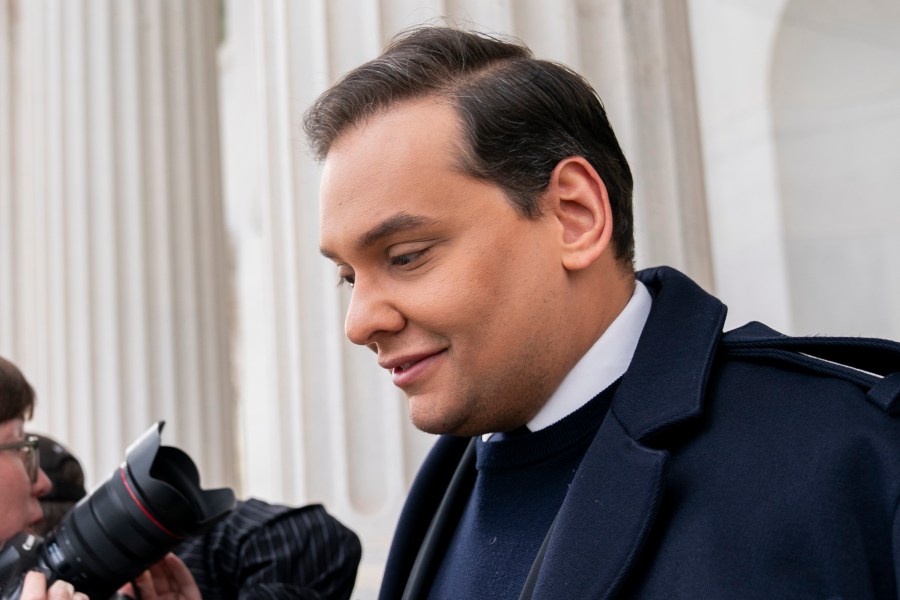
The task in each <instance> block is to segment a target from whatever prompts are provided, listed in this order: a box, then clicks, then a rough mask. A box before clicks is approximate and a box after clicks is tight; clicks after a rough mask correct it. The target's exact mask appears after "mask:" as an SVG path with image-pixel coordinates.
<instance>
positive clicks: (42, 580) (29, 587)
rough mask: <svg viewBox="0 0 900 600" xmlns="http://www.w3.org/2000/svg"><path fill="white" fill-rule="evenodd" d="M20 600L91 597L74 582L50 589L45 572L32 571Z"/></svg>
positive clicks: (86, 599) (76, 599) (26, 579)
mask: <svg viewBox="0 0 900 600" xmlns="http://www.w3.org/2000/svg"><path fill="white" fill-rule="evenodd" d="M198 597H199V596H198ZM19 600H89V598H88V597H87V596H86V595H84V594H82V593H81V592H76V591H75V588H74V587H72V584H71V583H67V582H65V581H55V582H54V583H53V585H51V586H50V589H49V590H48V589H47V578H46V577H44V574H43V573H39V572H37V571H31V572H29V573H28V574H26V575H25V581H24V583H23V584H22V595H21V596H19Z"/></svg>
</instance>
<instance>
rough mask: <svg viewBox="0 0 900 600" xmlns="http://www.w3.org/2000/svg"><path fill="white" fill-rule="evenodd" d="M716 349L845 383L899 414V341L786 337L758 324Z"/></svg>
mask: <svg viewBox="0 0 900 600" xmlns="http://www.w3.org/2000/svg"><path fill="white" fill-rule="evenodd" d="M719 348H720V351H721V352H722V353H723V354H724V355H725V356H729V357H733V358H745V359H748V360H760V361H767V362H770V361H775V362H782V363H788V364H791V365H794V366H796V367H800V368H803V369H806V370H810V371H814V372H817V373H822V374H827V375H831V376H834V377H839V378H841V379H845V380H848V381H851V382H853V383H855V384H857V385H859V386H860V387H862V388H863V389H865V390H867V393H866V396H867V398H868V399H869V400H870V401H871V402H873V403H874V404H876V405H877V406H879V407H881V409H882V410H884V411H885V412H887V413H888V414H890V415H893V416H897V415H900V343H897V342H893V341H890V340H883V339H878V338H857V337H819V336H814V337H791V336H787V335H784V334H781V333H779V332H777V331H775V330H774V329H770V328H769V327H766V326H765V325H763V324H762V323H756V322H754V323H749V324H747V325H745V326H744V327H741V328H739V329H735V330H734V331H730V332H728V333H726V334H725V335H723V336H722V340H721V342H720V346H719Z"/></svg>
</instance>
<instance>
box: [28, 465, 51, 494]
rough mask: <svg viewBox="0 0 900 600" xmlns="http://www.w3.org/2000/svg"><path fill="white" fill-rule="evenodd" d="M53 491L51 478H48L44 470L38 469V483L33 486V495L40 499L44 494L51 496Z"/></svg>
mask: <svg viewBox="0 0 900 600" xmlns="http://www.w3.org/2000/svg"><path fill="white" fill-rule="evenodd" d="M52 489H53V483H51V482H50V478H49V477H47V474H46V473H44V470H43V469H38V476H37V481H35V482H34V483H33V484H31V492H32V495H34V496H36V497H38V498H39V497H41V496H43V495H44V494H49V493H50V490H52Z"/></svg>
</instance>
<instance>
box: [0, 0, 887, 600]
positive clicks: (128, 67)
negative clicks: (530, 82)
mask: <svg viewBox="0 0 900 600" xmlns="http://www.w3.org/2000/svg"><path fill="white" fill-rule="evenodd" d="M441 16H444V17H447V18H448V19H449V20H450V22H453V23H459V24H463V25H467V26H470V27H473V28H477V29H482V30H489V31H493V32H501V33H507V34H512V35H515V36H517V37H519V38H521V39H523V40H524V41H526V42H527V43H529V44H530V45H531V46H532V48H533V49H534V51H535V53H536V54H537V55H538V56H540V57H542V58H550V59H556V60H559V61H561V62H564V63H566V64H568V65H570V66H572V67H574V68H575V69H576V70H578V71H580V72H581V73H583V74H584V75H586V76H587V78H588V79H589V80H590V81H591V82H592V83H593V84H594V85H595V87H596V88H597V90H598V91H599V93H600V96H601V97H602V98H603V99H604V102H605V104H606V106H607V109H608V111H609V114H610V118H611V121H612V123H613V125H614V127H615V128H616V131H617V132H618V134H619V136H620V140H621V142H622V144H623V146H624V149H625V151H626V154H627V155H628V157H629V158H630V160H631V162H632V166H633V170H634V173H635V178H636V181H637V187H636V194H635V203H636V215H637V228H638V231H637V235H638V263H639V266H641V267H643V266H651V265H655V264H669V265H672V266H675V267H678V268H680V269H682V270H684V271H685V272H687V273H688V274H690V275H691V276H693V277H694V278H695V279H696V280H698V281H699V282H700V283H701V284H702V285H704V286H705V287H706V288H707V289H708V290H710V291H712V292H714V293H716V294H717V295H718V296H719V297H720V298H722V299H723V300H724V301H725V302H726V303H727V304H728V305H729V307H730V313H729V315H730V316H729V325H730V326H737V325H741V324H743V323H744V322H746V321H748V320H763V321H766V322H767V323H769V324H770V325H772V326H773V327H775V328H778V329H780V330H783V331H785V332H787V333H794V334H833V335H874V336H879V337H891V338H900V201H898V200H900V198H898V192H897V190H898V189H900V144H898V143H897V142H896V140H897V139H900V68H898V65H900V3H897V2H896V1H895V0H860V1H858V2H846V1H841V0H444V1H441V0H379V1H376V0H309V1H307V0H302V1H301V0H294V1H292V0H0V354H2V355H3V356H5V357H7V358H10V359H11V360H13V361H15V362H16V363H18V364H19V365H20V366H21V367H22V368H23V370H24V371H25V373H26V374H27V376H28V377H29V378H30V380H31V381H32V383H33V384H34V385H35V387H36V388H37V390H38V392H39V396H40V398H39V405H38V408H37V413H36V416H35V419H34V422H33V424H32V427H33V429H34V430H36V431H42V432H45V433H49V434H51V435H53V436H55V437H57V438H58V439H60V440H64V441H67V442H68V443H69V445H70V446H71V447H72V449H73V450H74V451H75V453H76V454H78V455H79V456H80V457H81V458H82V459H83V462H84V464H85V467H86V469H87V473H88V477H89V479H90V482H91V483H92V484H93V485H96V484H98V483H100V482H101V481H102V480H104V479H105V478H106V477H108V476H109V474H110V473H112V471H113V470H114V469H115V467H116V466H117V465H118V463H119V461H121V459H122V458H123V456H124V449H125V447H126V446H127V445H128V444H129V443H130V442H131V441H132V440H133V439H134V438H135V437H137V436H138V435H139V434H140V433H141V432H143V431H144V430H145V429H146V428H147V427H148V426H149V425H150V424H152V423H153V422H154V421H156V420H159V419H164V420H166V421H167V423H168V424H167V426H166V430H165V434H164V436H163V440H164V442H166V443H169V444H173V445H177V446H179V447H182V448H184V449H185V450H186V451H187V452H188V453H189V454H191V456H192V457H194V459H195V460H196V462H197V464H198V466H199V467H200V471H201V473H202V477H203V483H204V485H208V486H214V485H231V486H234V487H235V488H236V489H237V490H238V492H239V493H240V494H241V495H252V496H258V497H263V498H267V499H270V500H274V501H280V502H287V503H307V502H324V503H325V504H326V505H327V506H328V508H329V509H330V510H331V512H333V513H334V514H335V515H337V516H338V517H340V518H341V519H342V520H344V521H345V522H346V523H348V524H349V525H350V526H351V527H353V528H354V529H355V530H356V531H357V532H359V534H360V536H361V537H362V539H363V544H364V558H363V560H364V563H363V567H362V569H361V571H360V580H359V585H358V590H357V593H356V594H355V595H354V597H357V598H361V599H368V598H373V597H374V595H375V591H374V590H375V589H376V588H377V585H378V581H379V579H380V571H381V566H382V563H383V560H384V557H385V554H386V551H387V546H388V543H389V540H390V536H391V532H392V528H393V525H394V521H395V519H396V516H397V513H398V511H399V509H400V506H401V504H402V501H403V498H404V494H405V492H406V489H407V487H408V485H409V483H410V481H411V478H412V476H413V475H414V473H415V471H416V468H417V465H418V463H419V462H420V461H421V459H422V457H423V455H424V453H425V452H426V451H427V449H428V447H429V446H430V444H431V443H432V439H431V438H430V437H429V436H427V435H425V434H421V433H418V432H416V431H414V430H413V429H412V427H411V426H410V425H409V423H408V421H407V418H406V410H405V406H404V403H403V401H402V398H401V396H400V395H399V394H398V393H397V391H396V390H395V389H394V388H393V387H392V385H391V383H390V381H389V378H388V376H387V375H386V374H384V373H379V372H378V371H379V369H378V367H377V366H376V364H375V362H374V361H373V360H372V357H371V356H369V355H368V354H369V353H368V351H367V350H364V349H360V348H356V347H353V346H352V345H350V344H349V343H348V342H346V340H345V339H344V337H343V333H342V313H343V308H344V306H345V303H346V300H347V298H346V290H339V289H337V288H336V287H335V285H334V283H335V279H336V278H335V273H334V269H333V267H332V266H331V265H330V263H329V262H328V261H326V260H324V259H322V258H321V257H320V256H319V254H318V239H317V200H316V197H317V186H318V175H319V166H318V165H317V164H315V163H314V162H313V161H311V159H310V158H309V156H308V154H307V151H306V146H305V142H304V140H303V137H302V132H301V130H300V126H299V121H300V117H301V115H302V113H303V111H304V110H305V108H306V107H307V106H308V105H309V103H310V102H311V100H312V99H313V98H314V97H315V96H316V95H317V94H318V93H319V92H321V91H322V90H323V89H324V88H325V87H326V86H328V85H329V84H330V83H331V82H333V81H334V80H335V79H336V78H337V77H338V76H340V75H341V74H342V73H343V72H345V71H346V70H348V69H350V68H352V67H354V66H356V65H357V64H359V63H361V62H363V61H365V60H367V59H369V58H372V57H374V56H375V55H376V54H377V53H378V52H379V50H380V49H381V48H382V46H383V45H384V43H385V42H386V41H387V40H388V39H389V38H390V37H391V36H392V35H393V34H394V33H396V32H398V31H400V30H401V29H403V28H405V27H407V26H410V25H413V24H416V23H421V22H434V21H436V20H437V19H438V18H439V17H441Z"/></svg>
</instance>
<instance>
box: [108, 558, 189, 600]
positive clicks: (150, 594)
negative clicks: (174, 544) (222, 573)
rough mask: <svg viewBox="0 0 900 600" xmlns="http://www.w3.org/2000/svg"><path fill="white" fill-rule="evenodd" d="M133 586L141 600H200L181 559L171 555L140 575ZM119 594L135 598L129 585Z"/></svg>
mask: <svg viewBox="0 0 900 600" xmlns="http://www.w3.org/2000/svg"><path fill="white" fill-rule="evenodd" d="M134 584H135V586H137V590H138V592H140V595H139V596H138V597H139V598H140V599H141V600H201V596H200V589H199V588H198V587H197V582H196V581H194V576H193V575H191V572H190V571H189V570H188V568H187V567H186V566H185V565H184V563H183V562H181V559H180V558H178V557H177V556H175V555H174V554H171V553H169V554H167V555H166V556H165V557H164V558H163V559H162V560H161V561H159V562H158V563H156V564H155V565H153V566H152V567H150V568H149V569H147V570H146V571H144V572H143V573H141V574H140V575H139V576H138V577H137V578H136V579H135V581H134ZM119 592H120V593H124V594H127V595H129V596H132V597H134V596H137V594H135V593H134V590H133V588H132V586H131V584H130V583H129V584H128V585H125V586H123V587H122V589H121V590H119Z"/></svg>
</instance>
